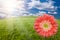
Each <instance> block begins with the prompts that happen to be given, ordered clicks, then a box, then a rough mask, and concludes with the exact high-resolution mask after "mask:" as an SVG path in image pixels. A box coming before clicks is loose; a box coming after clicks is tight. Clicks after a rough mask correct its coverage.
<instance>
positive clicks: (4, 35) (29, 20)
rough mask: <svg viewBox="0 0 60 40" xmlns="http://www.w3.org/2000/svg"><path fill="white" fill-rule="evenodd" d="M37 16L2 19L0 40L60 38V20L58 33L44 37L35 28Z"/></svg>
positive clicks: (50, 39) (51, 39) (52, 39)
mask: <svg viewBox="0 0 60 40" xmlns="http://www.w3.org/2000/svg"><path fill="white" fill-rule="evenodd" d="M35 18H36V17H16V18H6V19H1V20H0V40H60V20H59V19H57V22H58V25H59V26H58V32H57V34H56V35H54V36H52V37H49V38H44V37H41V36H39V35H38V34H37V33H36V32H35V30H34V20H35Z"/></svg>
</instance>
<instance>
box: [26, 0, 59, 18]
mask: <svg viewBox="0 0 60 40" xmlns="http://www.w3.org/2000/svg"><path fill="white" fill-rule="evenodd" d="M26 1H27V2H26V6H27V8H26V9H27V11H28V12H29V13H32V14H36V13H39V11H40V12H42V11H43V12H45V13H47V14H51V15H53V16H55V18H60V0H33V1H32V0H26ZM38 1H39V2H40V4H39V3H37V2H38ZM50 1H51V2H50ZM35 3H36V4H35ZM44 3H45V4H46V6H44ZM48 3H51V4H48ZM40 6H41V8H42V9H41V8H40V9H39V7H40ZM44 7H45V8H44ZM49 7H51V8H49ZM43 12H42V13H43Z"/></svg>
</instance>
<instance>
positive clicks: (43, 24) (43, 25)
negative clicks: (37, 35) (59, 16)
mask: <svg viewBox="0 0 60 40" xmlns="http://www.w3.org/2000/svg"><path fill="white" fill-rule="evenodd" d="M51 26H52V25H51V24H50V22H49V21H43V22H41V23H40V27H41V28H42V29H43V30H44V31H48V30H50V29H51Z"/></svg>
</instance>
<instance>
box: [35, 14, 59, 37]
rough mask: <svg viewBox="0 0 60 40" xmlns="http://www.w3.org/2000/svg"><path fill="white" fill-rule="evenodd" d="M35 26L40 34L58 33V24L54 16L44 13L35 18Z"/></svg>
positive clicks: (45, 35) (46, 35)
mask: <svg viewBox="0 0 60 40" xmlns="http://www.w3.org/2000/svg"><path fill="white" fill-rule="evenodd" d="M34 28H35V30H36V32H37V33H38V34H39V35H41V36H44V37H49V36H52V35H54V34H56V32H57V29H58V25H57V23H56V20H55V19H54V17H53V16H51V15H48V14H44V15H42V16H39V17H38V18H37V19H36V20H35V23H34Z"/></svg>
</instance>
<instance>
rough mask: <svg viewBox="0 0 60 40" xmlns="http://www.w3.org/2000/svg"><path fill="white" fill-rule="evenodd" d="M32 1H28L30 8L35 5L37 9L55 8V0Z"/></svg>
mask: <svg viewBox="0 0 60 40" xmlns="http://www.w3.org/2000/svg"><path fill="white" fill-rule="evenodd" d="M31 1H32V2H29V3H28V6H29V9H31V8H33V7H35V8H37V9H48V8H51V9H52V8H54V6H53V1H51V0H50V1H48V2H43V3H42V2H40V1H36V0H31Z"/></svg>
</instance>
